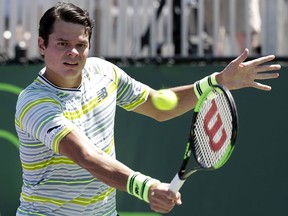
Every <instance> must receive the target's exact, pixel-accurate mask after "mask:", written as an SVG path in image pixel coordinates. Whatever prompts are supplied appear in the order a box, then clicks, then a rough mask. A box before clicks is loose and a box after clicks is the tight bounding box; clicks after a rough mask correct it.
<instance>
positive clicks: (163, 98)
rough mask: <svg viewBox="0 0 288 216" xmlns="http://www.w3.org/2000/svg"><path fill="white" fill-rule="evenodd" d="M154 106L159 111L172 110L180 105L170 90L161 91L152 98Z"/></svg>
mask: <svg viewBox="0 0 288 216" xmlns="http://www.w3.org/2000/svg"><path fill="white" fill-rule="evenodd" d="M152 103H153V105H154V106H155V107H156V108H157V109H159V110H166V111H167V110H172V109H174V108H175V107H176V106H177V104H178V98H177V95H176V94H175V93H174V92H173V91H171V90H168V89H161V90H159V91H157V93H156V94H154V95H153V96H152Z"/></svg>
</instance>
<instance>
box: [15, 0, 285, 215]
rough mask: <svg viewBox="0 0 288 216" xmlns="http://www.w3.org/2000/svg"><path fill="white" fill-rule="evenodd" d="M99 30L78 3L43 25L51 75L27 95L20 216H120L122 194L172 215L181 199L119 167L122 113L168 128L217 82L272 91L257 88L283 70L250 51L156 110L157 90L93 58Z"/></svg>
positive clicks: (21, 106) (53, 11)
mask: <svg viewBox="0 0 288 216" xmlns="http://www.w3.org/2000/svg"><path fill="white" fill-rule="evenodd" d="M92 28H93V22H92V20H91V19H90V18H89V16H88V13H87V12H86V11H84V10H82V9H81V8H79V7H77V6H75V5H73V4H71V3H58V4H57V5H56V6H54V7H52V8H50V9H49V10H47V11H46V12H45V14H44V15H43V17H42V18H41V20H40V25H39V38H38V47H39V52H40V54H41V55H42V56H43V57H44V61H45V67H44V68H43V69H41V70H40V71H39V75H38V77H37V78H36V79H35V80H34V82H33V83H32V84H30V85H29V86H28V87H27V88H26V89H24V90H23V92H22V93H21V94H20V95H19V98H18V102H17V106H16V114H15V126H16V130H17V134H18V137H19V140H20V158H21V163H22V167H23V186H22V192H21V196H20V201H21V203H20V206H19V208H18V210H17V215H37V216H39V215H57V216H59V215H73V216H76V215H99V216H103V215H106V216H109V215H113V216H115V215H117V210H116V200H115V199H116V190H121V191H125V192H128V193H130V194H131V195H134V196H135V197H137V198H139V199H141V200H143V201H145V202H147V203H149V205H150V207H151V209H152V210H153V211H156V212H161V213H167V212H169V211H171V210H172V209H173V207H174V206H175V204H176V205H180V204H181V198H180V193H179V192H178V193H176V194H173V193H172V192H169V190H168V188H169V184H167V183H163V182H160V181H159V180H157V179H154V178H151V177H149V176H146V175H144V174H141V173H140V172H136V171H134V170H132V169H131V168H129V167H127V166H126V165H124V164H123V163H121V162H120V161H118V160H116V158H115V140H114V118H115V109H116V106H120V107H122V108H124V109H126V110H127V111H134V112H136V113H139V114H142V115H146V116H149V117H151V118H154V119H156V120H158V121H164V120H167V119H171V118H173V117H176V116H179V115H181V114H183V113H185V112H187V111H189V110H191V109H193V107H194V105H195V103H196V101H197V96H198V95H199V94H201V90H204V89H205V86H206V85H208V84H209V82H210V81H211V80H212V82H218V83H219V84H222V85H225V86H226V87H228V88H229V89H240V88H244V87H254V88H258V89H261V90H270V89H271V87H270V86H267V85H263V84H260V83H258V82H255V81H254V80H265V79H272V78H277V77H278V76H279V75H278V73H276V72H274V70H279V69H280V65H267V64H265V65H261V64H263V63H267V62H269V61H271V60H273V59H274V56H273V55H271V56H265V57H262V58H257V59H255V60H252V61H248V62H244V61H245V59H246V58H247V56H248V50H245V51H244V52H243V53H242V55H240V56H239V57H238V58H237V59H235V60H234V61H232V62H231V63H230V64H229V65H228V66H227V67H226V68H225V69H224V70H223V71H221V72H219V73H214V74H212V75H211V76H209V77H206V78H203V80H201V81H200V82H199V85H198V86H199V87H200V88H199V89H195V88H194V86H195V85H194V84H188V85H186V86H179V87H175V88H173V89H172V90H173V91H174V92H175V93H176V94H177V96H178V97H179V104H178V106H177V107H176V108H175V109H174V110H172V111H160V110H157V109H155V108H154V106H153V105H152V103H151V96H152V95H153V94H155V92H156V90H154V89H152V88H150V87H149V86H147V85H145V84H142V83H140V82H138V81H136V80H134V79H133V78H131V77H129V76H128V75H127V74H126V73H125V72H124V71H123V70H121V69H120V68H119V67H117V66H116V65H114V64H112V63H110V62H107V61H105V60H102V59H100V58H96V57H91V58H88V53H89V48H90V38H91V33H92ZM263 71H273V72H271V73H269V74H263V73H261V72H263Z"/></svg>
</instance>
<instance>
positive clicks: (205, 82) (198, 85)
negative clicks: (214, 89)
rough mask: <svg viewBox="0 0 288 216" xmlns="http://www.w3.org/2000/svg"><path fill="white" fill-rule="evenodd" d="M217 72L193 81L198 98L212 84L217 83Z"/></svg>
mask: <svg viewBox="0 0 288 216" xmlns="http://www.w3.org/2000/svg"><path fill="white" fill-rule="evenodd" d="M217 74H218V72H215V73H213V74H211V75H210V76H206V77H204V78H203V79H201V80H198V81H196V82H195V83H194V92H195V95H196V97H197V98H200V97H201V95H202V94H203V93H204V92H205V91H206V90H207V89H208V88H209V87H210V86H212V85H217V84H218V83H217V81H216V75H217Z"/></svg>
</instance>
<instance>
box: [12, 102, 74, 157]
mask: <svg viewBox="0 0 288 216" xmlns="http://www.w3.org/2000/svg"><path fill="white" fill-rule="evenodd" d="M15 117H16V118H15V122H16V126H17V127H18V128H19V129H20V130H21V131H22V132H23V134H26V136H28V137H31V138H33V139H35V140H39V141H40V142H42V143H44V144H45V145H46V146H47V147H48V148H49V149H52V150H53V151H54V152H56V153H59V142H60V141H61V139H62V138H63V137H64V136H66V135H67V134H68V133H69V132H70V131H72V130H73V129H75V126H74V125H73V124H72V123H71V122H70V121H69V120H67V119H66V118H65V117H64V116H63V114H62V111H61V106H60V104H59V103H58V102H57V101H56V100H53V99H51V98H41V99H37V100H33V101H30V102H28V103H25V104H24V105H23V106H22V107H17V111H16V116H15Z"/></svg>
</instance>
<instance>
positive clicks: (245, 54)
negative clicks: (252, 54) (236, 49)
mask: <svg viewBox="0 0 288 216" xmlns="http://www.w3.org/2000/svg"><path fill="white" fill-rule="evenodd" d="M248 55H249V50H248V49H245V50H244V52H243V53H242V54H241V55H239V56H238V57H237V58H236V59H235V60H234V62H235V63H237V64H238V65H239V64H241V63H242V62H244V61H245V60H246V59H247V57H248Z"/></svg>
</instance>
